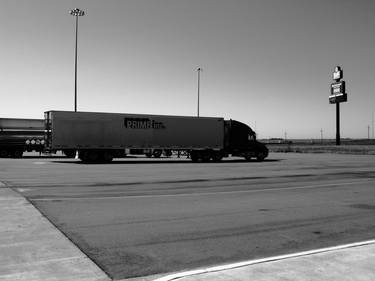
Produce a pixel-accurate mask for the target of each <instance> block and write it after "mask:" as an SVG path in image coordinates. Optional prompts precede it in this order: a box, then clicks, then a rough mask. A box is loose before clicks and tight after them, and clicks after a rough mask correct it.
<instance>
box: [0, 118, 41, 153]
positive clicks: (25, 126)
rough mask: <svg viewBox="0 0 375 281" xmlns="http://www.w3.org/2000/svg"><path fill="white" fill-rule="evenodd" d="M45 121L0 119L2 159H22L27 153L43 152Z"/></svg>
mask: <svg viewBox="0 0 375 281" xmlns="http://www.w3.org/2000/svg"><path fill="white" fill-rule="evenodd" d="M43 147H44V120H43V119H21V118H0V157H1V158H4V157H14V158H20V157H22V155H23V153H24V152H25V151H37V152H42V150H43Z"/></svg>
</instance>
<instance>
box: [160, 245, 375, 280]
mask: <svg viewBox="0 0 375 281" xmlns="http://www.w3.org/2000/svg"><path fill="white" fill-rule="evenodd" d="M370 244H375V239H374V240H367V241H362V242H356V243H351V244H344V245H339V246H334V247H327V248H321V249H316V250H309V251H303V252H298V253H294V254H287V255H280V256H274V257H269V258H263V259H256V260H249V261H243V262H238V263H232V264H226V265H221V266H213V267H208V268H204V269H196V270H190V271H185V272H179V273H174V274H170V275H167V276H163V277H161V278H158V279H155V281H171V280H176V279H179V278H183V277H188V276H193V275H198V274H204V273H212V272H217V271H222V270H228V269H234V268H238V267H244V266H249V265H254V264H260V263H266V262H272V261H280V260H285V259H291V258H297V257H302V256H309V255H314V254H319V253H325V252H332V251H337V250H343V249H348V248H353V247H360V246H366V245H370Z"/></svg>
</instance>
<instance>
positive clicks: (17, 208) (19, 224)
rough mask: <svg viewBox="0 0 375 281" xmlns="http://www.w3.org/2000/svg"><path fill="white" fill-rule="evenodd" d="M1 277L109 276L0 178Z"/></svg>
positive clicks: (29, 280)
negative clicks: (0, 180)
mask: <svg viewBox="0 0 375 281" xmlns="http://www.w3.org/2000/svg"><path fill="white" fill-rule="evenodd" d="M0 214H1V216H0V280H1V281H16V280H20V281H21V280H22V281H23V280H24V281H34V280H35V281H42V280H43V281H52V280H61V281H63V280H64V281H65V280H66V281H68V280H69V281H73V280H74V281H77V280H79V281H107V280H111V279H110V278H109V277H108V276H107V275H106V274H105V273H104V272H103V271H102V270H101V269H100V268H99V267H98V266H97V265H96V264H94V263H93V262H92V261H91V260H90V259H89V258H88V257H87V256H86V255H85V254H84V253H82V252H81V251H80V250H79V249H78V248H77V247H76V246H75V245H74V244H73V243H72V242H71V241H69V240H68V239H67V238H66V237H65V235H63V234H62V233H61V232H60V231H59V230H57V229H56V228H55V227H54V226H53V225H52V224H51V223H50V222H49V221H48V220H47V219H46V218H45V217H44V216H42V215H41V214H40V213H39V211H37V210H36V209H35V208H34V207H33V206H32V205H31V204H30V203H29V202H28V201H27V200H26V199H25V198H24V197H22V196H20V195H19V194H17V193H16V192H14V191H13V190H11V189H9V188H6V187H5V186H4V184H2V183H1V182H0Z"/></svg>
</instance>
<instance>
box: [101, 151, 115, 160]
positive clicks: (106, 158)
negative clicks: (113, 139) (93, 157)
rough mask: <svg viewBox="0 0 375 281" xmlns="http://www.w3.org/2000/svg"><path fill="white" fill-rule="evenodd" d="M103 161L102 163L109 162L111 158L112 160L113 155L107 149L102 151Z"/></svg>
mask: <svg viewBox="0 0 375 281" xmlns="http://www.w3.org/2000/svg"><path fill="white" fill-rule="evenodd" d="M102 157H103V161H104V163H110V162H111V161H112V160H113V155H112V153H111V152H109V151H105V152H104V153H103V156H102Z"/></svg>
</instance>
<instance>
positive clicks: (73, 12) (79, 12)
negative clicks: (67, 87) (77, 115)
mask: <svg viewBox="0 0 375 281" xmlns="http://www.w3.org/2000/svg"><path fill="white" fill-rule="evenodd" d="M69 13H70V14H71V15H72V16H75V17H76V44H75V62H74V112H77V47H78V17H81V16H84V15H85V12H84V11H82V10H80V9H78V8H75V9H74V10H71V11H70V12H69Z"/></svg>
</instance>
